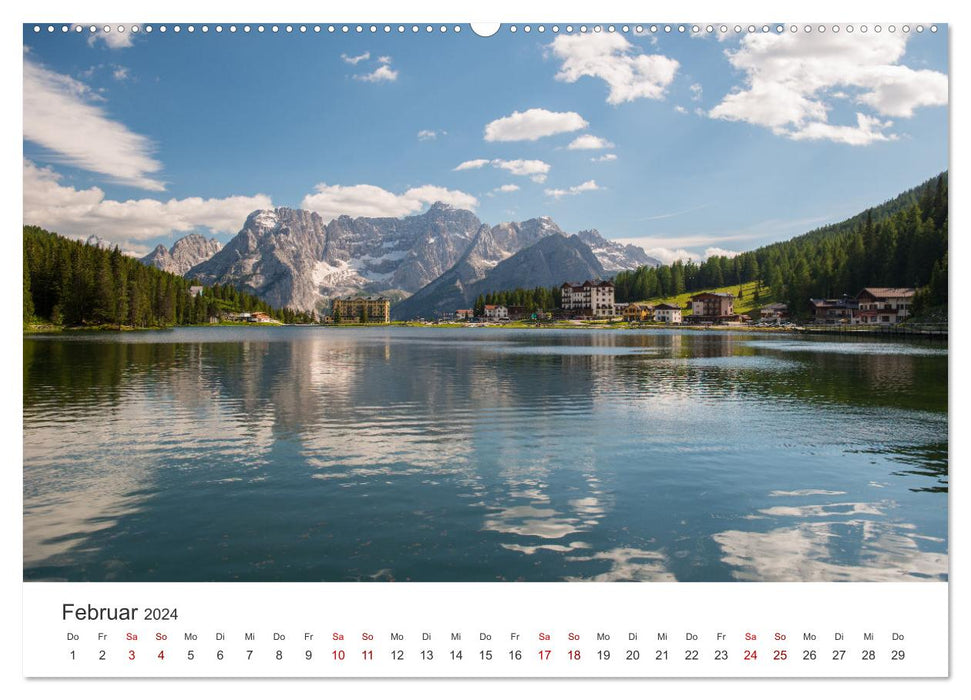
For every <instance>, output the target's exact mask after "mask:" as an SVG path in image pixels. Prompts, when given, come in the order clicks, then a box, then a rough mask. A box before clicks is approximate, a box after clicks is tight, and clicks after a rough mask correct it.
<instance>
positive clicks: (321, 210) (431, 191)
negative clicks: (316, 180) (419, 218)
mask: <svg viewBox="0 0 971 700" xmlns="http://www.w3.org/2000/svg"><path fill="white" fill-rule="evenodd" d="M314 189H315V192H314V193H313V194H308V195H307V196H305V197H304V198H303V201H302V202H301V204H300V206H301V207H303V208H304V209H310V210H312V211H315V212H317V213H318V214H320V215H321V216H322V217H323V218H324V220H326V221H329V220H331V219H335V218H337V217H338V216H341V215H344V214H346V215H347V216H352V217H357V216H372V217H381V216H406V215H408V214H415V213H417V212H419V211H421V210H422V209H424V208H425V207H426V206H427V205H429V204H432V203H434V202H445V203H446V204H451V205H452V206H454V207H458V208H460V209H475V208H476V207H477V206H478V205H479V201H478V200H477V199H476V198H475V197H473V196H472V195H470V194H466V193H465V192H461V191H459V190H449V189H445V188H444V187H437V186H435V185H422V186H421V187H412V188H411V189H409V190H407V191H406V192H404V193H403V194H395V193H393V192H389V191H388V190H385V189H383V188H381V187H377V186H376V185H347V186H345V185H328V184H326V183H320V184H319V185H317V186H316V187H315V188H314Z"/></svg>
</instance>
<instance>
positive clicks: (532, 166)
mask: <svg viewBox="0 0 971 700" xmlns="http://www.w3.org/2000/svg"><path fill="white" fill-rule="evenodd" d="M487 165H491V166H492V167H493V168H500V169H502V170H507V171H509V172H510V173H512V174H513V175H522V176H524V177H529V178H531V179H532V180H533V182H544V181H545V180H546V175H547V173H549V171H550V164H549V163H544V162H543V161H541V160H503V159H502V158H494V159H493V160H489V159H488V158H476V159H474V160H467V161H465V162H463V163H459V164H458V165H456V166H455V167H454V168H453V170H457V171H459V170H478V169H479V168H484V167H485V166H487Z"/></svg>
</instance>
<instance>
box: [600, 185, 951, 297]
mask: <svg viewBox="0 0 971 700" xmlns="http://www.w3.org/2000/svg"><path fill="white" fill-rule="evenodd" d="M947 258H948V183H947V173H946V172H944V173H941V174H940V175H938V176H937V177H936V178H933V179H931V180H928V181H926V182H925V183H923V184H922V185H920V186H918V187H915V188H913V189H910V190H907V191H906V192H904V193H902V194H900V195H898V196H897V197H895V198H893V199H891V200H889V201H887V202H884V203H883V204H880V205H878V206H875V207H872V208H870V209H867V210H866V211H863V212H861V213H859V214H857V215H855V216H852V217H850V218H848V219H846V220H845V221H842V222H839V223H837V224H832V225H830V226H824V227H822V228H819V229H815V230H814V231H810V232H808V233H805V234H803V235H801V236H797V237H795V238H792V239H790V240H787V241H782V242H779V243H772V244H770V245H766V246H762V247H761V248H758V249H756V250H752V251H748V252H745V253H740V254H739V255H736V256H734V257H726V256H718V255H716V256H712V257H710V258H708V259H707V260H705V261H704V262H702V263H697V262H693V261H691V260H688V261H682V260H678V261H675V262H674V263H672V264H670V265H660V266H658V267H649V266H645V267H640V268H638V269H636V270H627V271H624V272H621V273H618V274H617V275H616V277H614V284H615V285H616V298H617V301H620V302H623V301H636V300H654V299H670V298H682V297H684V296H685V295H686V294H688V293H696V292H700V291H702V290H710V289H723V288H725V289H727V290H728V291H733V289H734V290H737V289H738V287H739V285H743V284H745V283H751V282H755V281H761V282H762V284H763V286H764V287H768V288H769V289H771V290H772V292H773V298H772V299H771V300H772V301H781V302H784V303H786V304H788V305H789V310H790V312H791V313H793V314H795V315H796V316H805V315H806V314H807V313H808V302H809V299H810V298H811V297H823V298H831V297H838V296H841V295H843V294H851V295H852V294H856V293H857V292H858V291H859V290H860V289H862V288H864V287H915V288H917V290H918V292H917V296H916V297H915V299H914V312H915V313H925V312H927V311H929V310H931V309H944V310H946V307H947ZM745 301H746V300H745V299H744V298H743V305H742V306H741V307H739V306H736V310H739V311H741V310H742V309H744V308H746V307H747V304H745ZM759 301H760V302H762V303H765V302H766V301H768V299H766V300H765V301H763V299H762V298H761V297H760V299H759Z"/></svg>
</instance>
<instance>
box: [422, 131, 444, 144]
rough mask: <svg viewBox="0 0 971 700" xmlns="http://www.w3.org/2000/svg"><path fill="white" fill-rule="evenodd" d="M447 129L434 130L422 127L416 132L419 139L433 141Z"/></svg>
mask: <svg viewBox="0 0 971 700" xmlns="http://www.w3.org/2000/svg"><path fill="white" fill-rule="evenodd" d="M447 133H448V132H447V131H436V130H435V129H422V130H421V131H419V132H418V140H419V141H434V140H435V139H437V138H438V137H439V136H445V135H446V134H447Z"/></svg>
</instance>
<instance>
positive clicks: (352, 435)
mask: <svg viewBox="0 0 971 700" xmlns="http://www.w3.org/2000/svg"><path fill="white" fill-rule="evenodd" d="M947 465H948V462H947V351H946V348H945V347H944V346H943V345H942V344H928V343H895V342H887V341H886V340H885V339H881V340H846V339H842V338H831V337H818V338H817V337H804V336H794V335H769V334H763V335H746V334H736V333H724V332H711V333H702V332H681V331H672V332H665V331H646V332H641V331H629V332H628V331H584V330H563V331H528V330H518V331H512V330H511V331H503V330H498V329H455V330H446V329H421V328H387V329H384V328H380V329H379V328H375V329H346V330H344V329H329V328H208V329H203V328H199V329H180V330H173V331H159V332H139V333H123V334H96V335H94V334H78V335H64V334H62V335H59V336H56V337H53V336H52V337H32V338H28V339H25V340H24V578H25V579H26V580H51V579H53V580H72V581H83V580H93V581H101V580H152V581H229V580H259V581H276V580H285V581H298V580H299V581H303V580H322V581H345V580H415V581H494V580H540V581H558V580H651V581H671V580H678V581H730V580H746V581H748V580H756V581H789V580H796V581H815V580H824V581H834V580H838V581H884V580H920V579H927V580H945V579H946V578H947V570H948V559H947Z"/></svg>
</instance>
